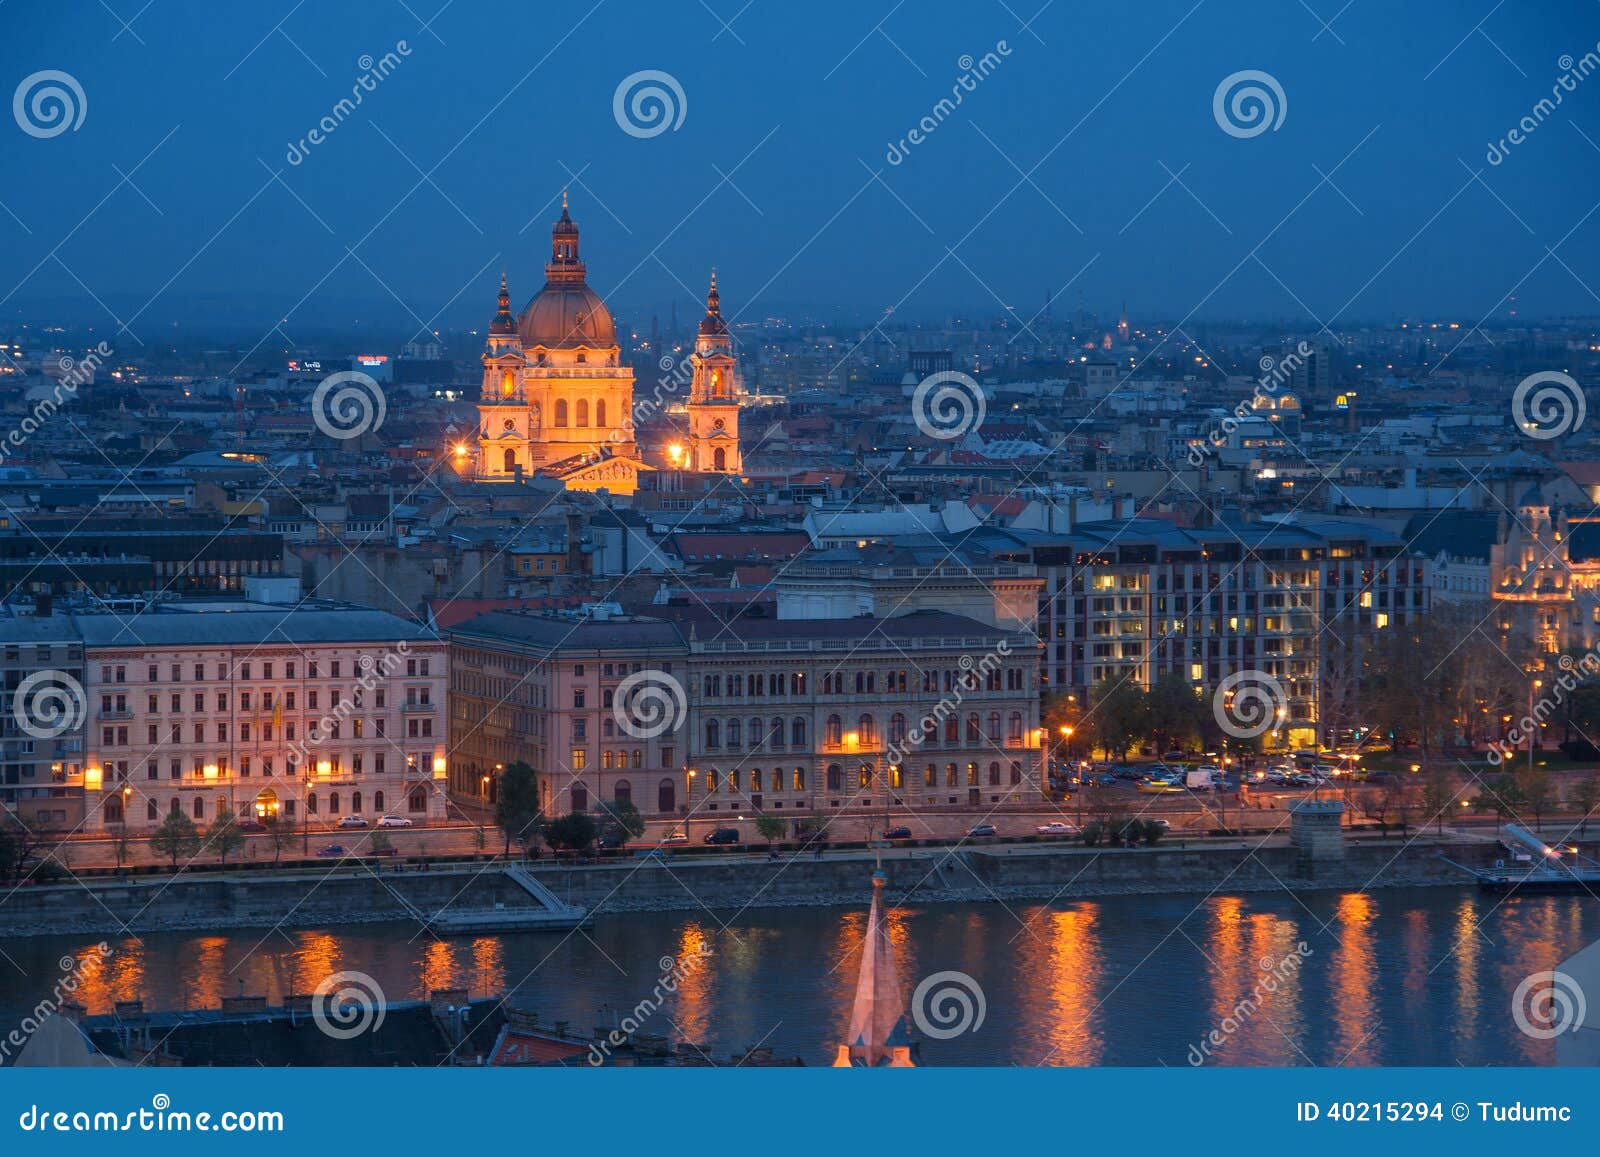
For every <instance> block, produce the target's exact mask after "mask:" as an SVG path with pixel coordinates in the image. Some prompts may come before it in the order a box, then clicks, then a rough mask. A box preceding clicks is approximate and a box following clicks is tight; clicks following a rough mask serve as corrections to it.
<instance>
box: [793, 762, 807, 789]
mask: <svg viewBox="0 0 1600 1157" xmlns="http://www.w3.org/2000/svg"><path fill="white" fill-rule="evenodd" d="M790 782H791V783H792V784H794V790H795V791H805V789H806V769H805V768H803V767H797V768H795V769H794V777H793V778H792V779H791V780H790Z"/></svg>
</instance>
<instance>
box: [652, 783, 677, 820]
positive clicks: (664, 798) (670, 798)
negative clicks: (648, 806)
mask: <svg viewBox="0 0 1600 1157" xmlns="http://www.w3.org/2000/svg"><path fill="white" fill-rule="evenodd" d="M677 810H678V791H677V785H676V784H674V783H673V782H672V780H671V779H670V778H669V779H663V780H662V781H661V782H660V783H658V784H656V811H658V812H674V811H677Z"/></svg>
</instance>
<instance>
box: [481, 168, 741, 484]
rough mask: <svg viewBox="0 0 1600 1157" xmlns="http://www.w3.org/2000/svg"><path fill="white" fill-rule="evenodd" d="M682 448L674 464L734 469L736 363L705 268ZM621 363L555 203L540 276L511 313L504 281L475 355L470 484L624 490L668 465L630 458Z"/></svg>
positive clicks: (564, 214)
mask: <svg viewBox="0 0 1600 1157" xmlns="http://www.w3.org/2000/svg"><path fill="white" fill-rule="evenodd" d="M691 361H692V364H693V369H694V373H693V376H692V379H691V385H690V396H689V399H688V401H687V404H686V407H685V409H686V411H687V414H688V430H687V438H686V439H685V442H684V444H681V445H680V444H678V443H676V442H675V443H673V448H674V453H673V454H672V459H673V461H672V462H671V463H670V465H672V466H673V467H675V468H679V469H690V470H698V471H706V472H713V471H714V472H717V473H728V474H733V473H737V472H738V471H739V469H740V464H741V457H740V453H739V395H738V385H737V380H736V362H735V359H734V356H733V350H732V344H731V340H730V338H729V335H728V327H727V324H726V323H725V322H724V321H723V319H722V314H721V308H720V302H719V298H718V293H717V287H716V276H715V274H713V275H712V283H711V291H710V294H709V295H708V299H707V308H706V318H705V320H704V321H702V322H701V324H700V331H699V336H698V338H697V340H696V342H695V352H694V353H693V355H692V356H691ZM633 383H634V376H633V369H632V367H630V366H629V365H627V364H626V363H625V362H624V361H623V359H622V347H621V344H620V342H619V341H618V338H617V328H616V323H615V321H614V320H613V319H612V316H611V311H610V310H609V309H607V308H606V304H605V302H604V301H603V300H602V299H601V298H600V295H599V294H597V293H595V292H594V290H592V289H591V288H589V283H588V269H587V266H586V265H585V264H584V261H583V257H582V253H581V251H580V248H579V233H578V226H577V223H576V222H574V221H573V219H572V215H571V213H570V212H569V210H568V207H567V199H566V196H565V195H563V196H562V198H561V217H560V219H559V220H558V221H556V223H555V226H554V227H553V228H552V230H551V233H550V260H549V262H548V263H547V264H546V265H545V283H544V286H543V288H541V289H540V290H539V292H538V293H536V294H534V296H533V298H532V299H531V300H529V302H528V304H527V305H526V306H525V307H523V310H522V312H521V313H520V314H517V315H515V316H513V315H512V312H511V294H510V290H509V288H508V287H507V284H506V279H505V277H504V276H503V275H502V277H501V279H500V296H499V308H498V310H497V311H496V313H495V317H494V321H493V322H491V323H490V326H489V337H488V342H487V345H486V348H485V350H484V353H483V385H482V390H481V393H480V395H479V400H478V431H477V438H476V439H475V442H476V445H475V447H474V448H473V449H472V451H471V453H470V454H469V455H466V456H465V459H466V460H465V461H464V462H462V463H461V467H462V469H463V472H468V473H470V474H471V475H472V477H474V478H476V479H477V480H479V481H488V482H493V481H514V480H518V479H521V478H526V477H531V476H533V475H535V474H538V475H543V476H546V477H551V478H557V479H560V480H561V481H562V482H563V483H564V484H565V485H566V486H567V488H568V489H572V490H600V489H604V490H606V491H608V492H609V493H611V494H619V495H631V494H633V493H634V491H635V490H637V489H638V486H639V479H640V477H641V475H644V474H646V473H648V472H650V471H653V470H656V469H659V468H661V467H662V466H664V465H667V464H668V463H665V462H655V461H653V460H647V458H648V459H653V458H654V457H655V456H656V455H654V454H648V455H646V454H644V453H641V449H640V446H639V445H638V443H637V441H636V440H635V430H634V399H633Z"/></svg>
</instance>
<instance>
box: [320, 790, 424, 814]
mask: <svg viewBox="0 0 1600 1157" xmlns="http://www.w3.org/2000/svg"><path fill="white" fill-rule="evenodd" d="M289 806H290V807H293V806H294V802H293V801H292V800H291V801H290V804H289ZM406 807H408V808H410V809H411V810H412V811H414V812H425V811H427V810H428V789H427V788H425V787H418V788H413V789H412V791H411V795H410V796H409V797H407V799H406Z"/></svg>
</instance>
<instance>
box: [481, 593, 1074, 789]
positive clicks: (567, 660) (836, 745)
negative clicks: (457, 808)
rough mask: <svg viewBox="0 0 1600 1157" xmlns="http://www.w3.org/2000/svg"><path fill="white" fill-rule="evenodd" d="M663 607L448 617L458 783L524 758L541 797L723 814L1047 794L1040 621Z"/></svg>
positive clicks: (491, 776)
mask: <svg viewBox="0 0 1600 1157" xmlns="http://www.w3.org/2000/svg"><path fill="white" fill-rule="evenodd" d="M661 611H662V614H661V615H660V616H659V617H657V616H649V617H644V616H632V615H621V614H618V613H616V612H614V611H613V610H610V609H598V610H596V609H594V608H591V609H590V610H589V611H588V612H586V613H584V614H582V615H579V614H573V615H570V616H563V615H543V614H531V613H530V614H523V613H515V612H496V613H492V614H488V615H484V616H481V617H479V618H477V619H474V620H472V621H470V622H468V623H466V624H463V625H462V626H461V627H459V628H456V629H455V630H453V631H452V632H451V655H452V665H451V726H452V743H453V746H454V754H453V756H452V759H451V773H450V783H451V790H452V791H453V792H456V793H459V794H460V795H462V796H464V797H467V798H469V799H472V800H475V801H483V802H487V801H489V800H492V798H493V797H494V791H495V786H494V785H495V780H496V778H497V776H498V775H499V773H500V772H501V771H502V770H503V768H504V766H505V765H506V764H507V763H509V762H511V761H513V760H518V759H521V760H525V761H527V762H528V763H530V764H531V765H532V766H533V767H534V769H535V771H536V772H537V773H538V777H539V788H540V796H541V804H542V806H543V808H544V810H545V812H546V814H558V813H562V812H566V811H583V810H590V809H592V808H593V807H594V806H595V805H597V804H599V803H601V802H604V801H610V800H619V799H621V800H628V801H630V802H632V803H633V804H634V806H636V807H637V808H638V809H639V810H640V811H641V812H644V813H645V814H647V815H657V816H668V817H670V816H676V815H683V814H687V813H689V812H690V810H691V808H692V809H693V813H694V814H695V815H697V816H711V815H721V816H727V817H728V818H729V819H733V818H735V817H737V816H740V815H745V816H748V815H750V814H751V813H755V812H770V813H772V814H778V813H780V812H781V813H787V814H794V815H799V814H808V813H819V814H828V813H836V812H844V811H848V810H852V809H854V810H856V811H882V810H885V809H887V808H890V807H894V806H900V805H905V806H912V805H916V806H919V807H927V806H959V807H978V806H982V807H989V806H995V805H1004V804H1008V803H1024V802H1028V801H1032V800H1037V799H1038V798H1039V792H1040V784H1041V782H1042V775H1041V751H1040V736H1039V732H1038V722H1039V695H1038V683H1037V678H1038V655H1037V643H1036V641H1035V640H1034V639H1033V637H1032V635H1031V634H1028V633H1026V632H1018V631H1014V630H1010V629H1007V628H997V627H992V626H987V625H985V624H983V623H980V622H978V621H976V620H973V619H970V618H966V617H963V616H959V615H952V614H948V613H945V612H940V611H916V612H914V613H911V614H905V615H900V616H898V617H893V618H886V619H875V618H870V617H860V618H849V619H797V620H788V619H781V618H771V617H765V616H760V615H747V616H744V617H735V618H732V619H721V618H718V617H717V616H714V615H712V614H710V613H707V612H705V611H704V610H703V608H697V609H696V610H695V611H689V610H687V609H685V608H679V607H670V608H669V607H663V608H661ZM651 689H653V690H651ZM641 695H642V696H643V699H641V698H639V696H641ZM657 710H659V711H660V712H663V713H664V714H660V715H657V714H655V712H656V711H657Z"/></svg>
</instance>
